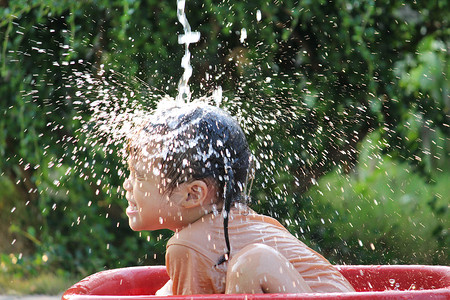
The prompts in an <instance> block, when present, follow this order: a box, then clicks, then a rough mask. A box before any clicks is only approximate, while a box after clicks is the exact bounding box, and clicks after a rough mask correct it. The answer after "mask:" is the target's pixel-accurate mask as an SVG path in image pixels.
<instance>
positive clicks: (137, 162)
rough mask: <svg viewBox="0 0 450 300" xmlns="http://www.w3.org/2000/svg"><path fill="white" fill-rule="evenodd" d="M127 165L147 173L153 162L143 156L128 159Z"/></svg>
mask: <svg viewBox="0 0 450 300" xmlns="http://www.w3.org/2000/svg"><path fill="white" fill-rule="evenodd" d="M127 163H128V166H129V167H131V168H133V169H136V170H140V171H147V170H148V169H149V168H150V166H151V165H152V161H151V160H149V159H148V158H145V157H143V156H142V155H139V156H136V155H135V156H130V157H128V159H127Z"/></svg>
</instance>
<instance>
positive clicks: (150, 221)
mask: <svg viewBox="0 0 450 300" xmlns="http://www.w3.org/2000/svg"><path fill="white" fill-rule="evenodd" d="M128 165H129V169H130V176H129V177H128V178H127V179H125V182H124V183H123V188H124V189H125V190H126V199H127V200H128V208H127V210H126V213H127V216H128V219H129V224H130V227H131V229H133V230H136V231H139V230H156V229H163V228H164V229H172V230H174V229H176V228H178V226H179V223H180V221H182V218H180V216H181V211H180V209H181V208H180V207H179V206H178V205H177V203H178V202H179V201H180V198H181V197H182V195H181V194H180V193H178V192H177V190H174V191H173V192H172V193H170V195H169V193H163V191H164V188H162V186H161V178H160V177H159V176H156V175H154V174H153V172H152V171H151V170H152V168H153V167H151V166H149V165H150V164H149V163H146V162H144V161H143V160H142V159H130V160H129V161H128Z"/></svg>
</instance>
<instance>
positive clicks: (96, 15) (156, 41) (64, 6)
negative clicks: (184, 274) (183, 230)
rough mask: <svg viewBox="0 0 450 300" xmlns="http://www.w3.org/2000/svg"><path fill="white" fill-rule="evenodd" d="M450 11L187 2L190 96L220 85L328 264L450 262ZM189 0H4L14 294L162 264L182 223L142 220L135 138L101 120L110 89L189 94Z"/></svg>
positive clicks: (0, 234) (1, 68)
mask: <svg viewBox="0 0 450 300" xmlns="http://www.w3.org/2000/svg"><path fill="white" fill-rule="evenodd" d="M449 6H450V4H449V2H448V1H446V0H436V1H417V2H416V1H414V2H409V1H408V2H407V3H405V1H395V0H394V1H387V0H379V1H374V0H358V1H356V0H355V1H352V0H336V1H322V0H320V1H319V0H316V1H308V0H303V1H260V0H252V1H231V0H230V1H210V0H206V1H187V4H186V15H187V18H188V20H189V22H190V25H191V27H192V30H194V31H199V32H200V33H201V39H200V41H199V42H197V43H195V44H191V45H190V48H189V49H190V51H191V53H192V60H191V63H192V66H193V76H192V78H191V80H190V87H191V91H192V93H193V98H198V97H201V96H204V95H211V94H212V93H213V91H214V90H215V89H216V88H217V87H219V86H220V87H221V88H222V90H223V99H224V100H223V101H222V104H221V105H222V106H223V107H224V108H225V109H227V110H229V111H230V112H231V113H232V114H233V115H235V116H236V117H237V118H238V119H239V121H240V122H241V124H242V127H243V128H244V131H245V132H246V134H247V136H248V140H249V142H250V144H251V148H252V151H253V153H254V154H255V156H256V157H257V159H258V162H259V165H260V167H259V169H258V171H257V175H256V179H255V182H254V184H253V188H252V204H251V207H252V208H253V209H255V210H257V211H258V212H261V213H265V214H269V215H271V216H274V217H276V218H277V219H279V220H280V221H281V222H282V223H283V224H284V225H285V226H286V227H287V228H288V229H289V230H290V231H291V232H292V233H293V234H294V235H295V236H297V237H298V238H299V239H300V240H302V241H304V242H305V243H306V244H308V245H310V246H311V247H312V248H314V249H316V250H317V251H319V252H320V253H322V254H323V255H324V256H325V257H327V258H328V259H329V260H330V261H331V262H332V263H335V264H440V265H449V264H450V251H449V245H450V237H449V231H448V230H449V228H450V214H449V203H450V201H449V200H450V196H449V195H450V194H449V187H448V184H449V182H450V169H449V166H450V159H449V149H450V148H449V146H450V141H449V130H450V128H449V124H450V123H449V109H450V96H449V87H450V84H449V80H448V74H449V72H450V65H449V54H448V53H449V47H450V41H449V33H450V29H449V26H448V25H449V24H448V23H449V18H448V16H449V15H448V11H450V7H449ZM176 8H177V6H176V1H154V0H112V1H103V0H98V1H96V0H85V1H59V0H58V1H56V0H36V1H11V0H10V1H8V0H1V1H0V47H1V51H0V155H1V160H0V270H1V271H0V293H59V292H61V291H62V290H64V289H65V288H67V287H68V286H69V285H71V284H72V283H74V282H75V281H77V280H79V279H80V278H82V277H84V276H87V275H89V274H92V273H94V272H98V271H101V270H104V269H110V268H117V267H127V266H134V265H147V264H164V252H165V242H166V241H167V239H168V238H169V237H170V235H171V233H170V232H168V231H164V230H161V231H156V232H141V233H137V232H133V231H131V230H130V229H129V227H128V221H127V217H126V215H125V213H124V210H125V207H126V205H127V204H126V201H125V199H124V197H123V193H122V190H121V189H120V188H119V187H120V186H121V184H122V181H123V178H124V176H127V171H126V166H125V165H124V162H123V159H121V157H120V155H118V154H117V153H118V152H119V151H120V147H121V144H120V143H110V141H109V140H108V136H107V135H105V134H103V135H96V134H95V132H96V130H97V129H98V128H97V127H96V125H95V122H92V121H90V120H92V119H91V118H92V117H93V111H92V102H93V101H95V100H98V99H99V97H100V96H99V94H101V93H102V91H103V93H104V91H105V90H106V91H108V93H110V94H111V97H110V98H108V100H107V101H103V102H102V104H101V105H103V106H100V107H105V110H104V111H105V112H107V113H108V114H109V115H107V117H106V119H108V118H109V117H111V120H112V119H113V118H112V116H113V115H112V114H114V112H120V113H123V114H125V115H126V114H127V113H128V112H132V111H133V110H134V109H136V107H139V108H141V109H142V108H144V109H145V108H146V107H147V108H148V109H149V110H150V109H151V108H153V107H154V106H155V105H156V103H157V102H158V99H160V98H161V97H162V96H164V95H170V96H172V97H174V96H176V94H177V84H178V81H179V79H180V78H181V75H182V73H183V69H182V68H181V66H180V62H181V57H182V56H183V54H184V46H183V45H179V44H178V36H177V35H178V34H181V33H183V28H182V26H181V25H180V24H179V22H178V21H177V14H176V13H177V10H176ZM77 74H78V75H77ZM80 74H90V76H86V75H83V76H80ZM90 80H92V82H94V83H92V82H91V81H90ZM91 90H92V92H91ZM102 99H103V100H105V98H102ZM93 141H97V142H93Z"/></svg>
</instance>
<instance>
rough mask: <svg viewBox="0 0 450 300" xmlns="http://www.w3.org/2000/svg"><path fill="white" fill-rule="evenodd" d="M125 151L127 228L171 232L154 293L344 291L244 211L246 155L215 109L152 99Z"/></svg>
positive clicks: (270, 223) (294, 244)
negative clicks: (154, 103) (163, 273)
mask: <svg viewBox="0 0 450 300" xmlns="http://www.w3.org/2000/svg"><path fill="white" fill-rule="evenodd" d="M129 147H130V148H129V158H128V163H129V169H130V176H129V178H127V179H126V180H125V182H124V184H123V187H124V189H125V190H126V199H127V200H128V204H129V206H128V208H127V210H126V212H127V215H128V218H129V224H130V227H131V228H132V229H133V230H136V231H138V230H156V229H162V228H166V229H170V230H173V231H174V232H175V234H174V235H173V237H172V238H171V239H170V240H169V241H168V243H167V252H166V267H167V272H168V274H169V276H170V280H169V282H168V283H167V284H166V285H165V286H164V287H163V288H162V289H161V290H160V291H159V292H158V294H160V295H161V294H174V295H191V294H221V293H279V292H281V293H300V292H350V291H354V290H353V288H352V286H351V285H350V284H349V283H348V281H347V280H346V279H345V278H344V277H343V276H342V275H341V273H340V272H339V271H338V270H337V269H336V268H334V267H333V266H332V265H331V264H330V263H329V262H328V261H327V260H326V259H325V258H324V257H322V256H321V255H320V254H318V253H317V252H315V251H314V250H312V249H310V248H308V247H307V246H306V245H305V244H303V243H302V242H300V241H299V240H297V239H296V238H295V237H294V236H292V235H291V234H290V233H289V232H288V231H287V230H286V229H285V228H284V227H283V226H282V225H281V224H280V223H279V222H278V221H276V220H275V219H273V218H271V217H268V216H264V215H260V214H257V213H255V212H254V211H252V210H250V209H249V208H246V206H245V204H246V202H247V195H248V191H247V185H248V181H249V178H250V177H251V176H252V173H253V170H254V169H253V166H252V155H251V153H250V150H249V147H248V144H247V141H246V138H245V136H244V133H243V132H242V129H241V128H240V127H239V125H238V123H237V122H236V121H235V120H233V118H232V117H231V116H230V115H229V114H227V113H226V112H224V111H223V110H221V109H219V108H217V107H212V106H208V105H206V104H201V103H188V104H176V103H174V102H167V101H166V102H162V103H161V104H160V105H159V108H158V109H157V110H156V112H155V113H154V114H153V115H152V116H151V117H150V118H149V119H148V120H146V121H145V123H144V125H143V126H142V127H141V128H139V129H138V130H137V131H136V132H135V133H134V134H133V136H132V137H131V139H130V144H129Z"/></svg>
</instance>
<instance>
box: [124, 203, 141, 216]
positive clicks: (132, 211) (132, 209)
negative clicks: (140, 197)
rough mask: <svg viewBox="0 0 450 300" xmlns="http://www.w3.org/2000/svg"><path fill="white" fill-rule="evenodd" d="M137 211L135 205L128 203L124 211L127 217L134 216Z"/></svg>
mask: <svg viewBox="0 0 450 300" xmlns="http://www.w3.org/2000/svg"><path fill="white" fill-rule="evenodd" d="M138 211H139V210H138V207H137V205H136V203H133V202H130V201H128V207H127V210H126V213H127V215H132V214H135V213H137V212H138Z"/></svg>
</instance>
